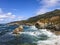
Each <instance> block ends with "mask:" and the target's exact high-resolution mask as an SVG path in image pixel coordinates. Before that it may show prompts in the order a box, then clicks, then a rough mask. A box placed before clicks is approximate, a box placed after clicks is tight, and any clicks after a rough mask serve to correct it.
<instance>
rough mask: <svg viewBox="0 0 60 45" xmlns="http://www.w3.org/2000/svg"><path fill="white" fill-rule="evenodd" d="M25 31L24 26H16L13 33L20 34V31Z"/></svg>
mask: <svg viewBox="0 0 60 45" xmlns="http://www.w3.org/2000/svg"><path fill="white" fill-rule="evenodd" d="M22 31H23V26H21V25H20V26H19V27H18V28H16V29H15V30H13V34H19V32H22Z"/></svg>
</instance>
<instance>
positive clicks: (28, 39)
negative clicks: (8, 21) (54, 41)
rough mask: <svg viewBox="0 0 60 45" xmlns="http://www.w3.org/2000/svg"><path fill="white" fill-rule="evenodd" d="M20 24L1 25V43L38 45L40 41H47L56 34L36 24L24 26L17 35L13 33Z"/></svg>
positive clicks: (3, 44)
mask: <svg viewBox="0 0 60 45" xmlns="http://www.w3.org/2000/svg"><path fill="white" fill-rule="evenodd" d="M17 27H18V26H15V25H13V26H9V27H7V26H5V27H4V26H2V27H1V26H0V29H3V28H4V29H6V30H7V31H6V30H0V45H37V42H38V41H45V40H48V39H49V38H51V36H52V37H54V36H55V35H54V34H53V33H51V32H50V31H47V29H37V28H36V27H35V26H23V27H24V29H23V32H20V34H18V35H15V34H13V33H12V31H13V29H14V28H17ZM3 32H4V33H3Z"/></svg>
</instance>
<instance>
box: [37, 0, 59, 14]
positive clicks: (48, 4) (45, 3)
mask: <svg viewBox="0 0 60 45" xmlns="http://www.w3.org/2000/svg"><path fill="white" fill-rule="evenodd" d="M37 1H38V2H39V4H40V7H41V8H39V9H38V10H37V13H36V14H43V13H46V12H48V11H49V10H50V9H52V8H54V9H55V8H56V7H58V6H60V0H37ZM41 4H42V5H41Z"/></svg>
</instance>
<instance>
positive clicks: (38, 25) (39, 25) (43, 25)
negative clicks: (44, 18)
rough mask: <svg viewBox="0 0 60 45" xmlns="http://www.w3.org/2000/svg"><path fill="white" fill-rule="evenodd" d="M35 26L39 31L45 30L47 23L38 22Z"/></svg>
mask: <svg viewBox="0 0 60 45" xmlns="http://www.w3.org/2000/svg"><path fill="white" fill-rule="evenodd" d="M35 26H36V28H38V29H44V28H46V26H47V23H43V22H40V21H37V22H36V24H35Z"/></svg>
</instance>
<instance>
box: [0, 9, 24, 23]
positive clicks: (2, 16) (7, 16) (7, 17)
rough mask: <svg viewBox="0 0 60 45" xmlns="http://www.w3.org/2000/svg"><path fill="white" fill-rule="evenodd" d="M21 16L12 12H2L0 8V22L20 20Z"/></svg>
mask: <svg viewBox="0 0 60 45" xmlns="http://www.w3.org/2000/svg"><path fill="white" fill-rule="evenodd" d="M22 18H23V17H21V16H17V15H14V14H12V12H7V13H4V12H3V10H2V9H1V8H0V23H8V22H12V21H17V20H21V19H22Z"/></svg>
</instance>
